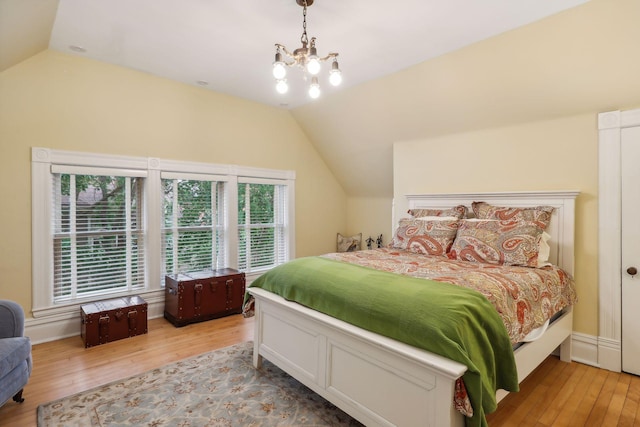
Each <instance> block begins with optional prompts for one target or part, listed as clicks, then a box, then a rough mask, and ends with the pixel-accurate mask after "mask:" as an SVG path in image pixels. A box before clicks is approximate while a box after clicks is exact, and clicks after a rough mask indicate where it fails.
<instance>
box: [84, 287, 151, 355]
mask: <svg viewBox="0 0 640 427" xmlns="http://www.w3.org/2000/svg"><path fill="white" fill-rule="evenodd" d="M80 316H81V320H82V325H81V329H80V335H81V337H82V340H83V341H84V346H85V348H88V347H93V346H96V345H99V344H105V343H108V342H111V341H116V340H120V339H123V338H128V337H133V336H136V335H141V334H146V333H147V303H146V301H145V300H144V299H142V298H141V297H139V296H132V297H123V298H115V299H111V300H105V301H98V302H94V303H91V304H85V305H83V306H81V307H80Z"/></svg>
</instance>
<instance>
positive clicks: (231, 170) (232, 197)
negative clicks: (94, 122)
mask: <svg viewBox="0 0 640 427" xmlns="http://www.w3.org/2000/svg"><path fill="white" fill-rule="evenodd" d="M54 165H58V166H54ZM52 166H54V167H56V168H58V167H61V166H64V167H67V168H69V169H72V168H76V169H74V170H76V171H83V170H84V171H92V170H93V169H92V168H101V169H100V170H102V171H104V168H112V169H117V170H119V171H121V170H123V169H124V170H129V172H130V173H132V174H139V175H146V178H145V187H144V195H145V197H144V199H145V200H144V216H145V218H144V227H145V230H146V231H145V232H146V242H145V247H146V268H147V277H146V288H145V289H144V290H142V291H131V292H122V293H114V294H109V298H115V297H118V296H124V295H131V294H136V295H140V296H142V297H143V298H145V299H147V302H149V299H151V300H154V299H155V301H157V302H158V303H163V301H164V299H163V298H164V288H163V280H162V278H161V277H160V276H161V270H162V259H161V256H162V255H161V252H162V250H161V244H162V242H161V231H162V230H161V227H162V201H161V199H160V194H161V175H162V173H165V174H171V175H172V176H180V174H184V175H185V176H188V175H193V174H201V175H209V176H210V175H215V176H218V177H224V179H225V180H226V181H227V183H228V185H227V190H226V191H227V192H228V193H227V203H228V211H227V215H228V217H227V223H226V226H227V230H225V231H226V233H225V234H226V237H227V238H225V251H226V254H227V264H228V266H229V267H231V268H237V265H238V229H237V228H238V213H237V206H238V194H237V191H238V177H248V178H254V179H265V180H273V181H272V182H278V183H279V184H281V185H285V186H286V188H287V191H288V194H287V202H288V203H287V209H288V212H287V215H288V227H287V231H288V235H287V238H288V242H287V243H288V246H289V247H288V252H289V259H292V258H294V257H295V171H291V170H275V169H264V168H252V167H245V166H237V165H221V164H213V163H200V162H186V161H176V160H166V159H158V158H150V157H133V156H117V155H105V154H95V153H83V152H74V151H61V150H52V149H48V148H41V147H33V148H32V149H31V188H32V192H31V214H32V215H31V218H32V225H31V244H32V294H33V301H32V312H33V316H34V318H41V317H47V316H58V315H70V314H71V313H74V314H77V313H78V312H79V306H80V305H81V304H84V303H86V302H90V301H95V300H99V299H105V298H106V297H105V296H104V295H103V296H101V297H91V298H84V299H78V300H75V301H73V302H70V303H54V301H53V293H52V286H53V248H52V245H51V241H52V230H51V215H52V207H53V205H52V203H51V198H52V197H53V194H52V193H53V182H52V180H53V175H52V172H51V171H52ZM78 173H79V172H78ZM241 179H242V178H241ZM258 275H259V274H248V275H247V282H248V283H250V282H251V281H252V280H253V279H254V278H255V277H257V276H258Z"/></svg>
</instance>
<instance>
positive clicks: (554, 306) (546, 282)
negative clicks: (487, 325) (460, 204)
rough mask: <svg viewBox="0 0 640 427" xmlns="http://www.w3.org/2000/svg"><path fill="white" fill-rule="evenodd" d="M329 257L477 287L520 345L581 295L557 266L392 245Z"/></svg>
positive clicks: (571, 279)
mask: <svg viewBox="0 0 640 427" xmlns="http://www.w3.org/2000/svg"><path fill="white" fill-rule="evenodd" d="M323 256H324V257H327V258H330V259H334V260H338V261H343V262H347V263H351V264H357V265H361V266H364V267H369V268H374V269H377V270H383V271H388V272H392V273H397V274H404V275H407V276H412V277H420V278H425V279H431V280H436V281H439V282H447V283H452V284H455V285H458V286H463V287H466V288H470V289H474V290H476V291H478V292H480V293H481V294H482V295H484V296H485V297H486V298H487V299H488V300H489V302H491V303H492V304H493V305H494V307H495V308H496V310H497V311H498V314H499V315H500V317H501V318H502V321H503V323H504V324H505V326H506V328H507V332H508V334H509V338H510V339H511V342H512V343H514V344H515V343H518V342H521V341H522V340H523V339H524V337H525V336H526V335H527V334H528V333H529V332H531V331H532V330H534V329H536V328H538V327H540V326H542V325H543V324H544V323H545V322H546V321H547V319H549V318H551V317H552V316H553V315H554V314H556V313H557V312H559V311H561V310H562V309H563V308H565V307H568V306H570V305H572V304H574V303H575V302H576V300H577V297H576V290H575V283H574V281H573V278H572V277H571V276H569V274H567V273H566V272H565V271H564V270H561V269H560V268H558V267H555V266H548V267H543V268H531V267H513V266H498V265H492V264H484V263H474V262H468V261H457V260H450V259H448V258H445V257H439V256H426V255H421V254H416V253H413V252H409V251H404V250H398V249H390V248H379V249H372V250H366V251H357V252H343V253H331V254H326V255H323Z"/></svg>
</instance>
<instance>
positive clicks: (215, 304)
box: [164, 268, 245, 326]
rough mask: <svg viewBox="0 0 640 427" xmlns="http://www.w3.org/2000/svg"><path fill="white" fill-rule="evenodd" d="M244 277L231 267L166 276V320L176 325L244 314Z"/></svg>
mask: <svg viewBox="0 0 640 427" xmlns="http://www.w3.org/2000/svg"><path fill="white" fill-rule="evenodd" d="M244 290H245V277H244V273H240V272H238V271H237V270H234V269H232V268H223V269H220V270H205V271H198V272H193V273H186V274H173V275H168V276H165V294H164V295H165V299H164V317H165V318H166V319H167V320H169V321H170V322H171V323H173V324H174V325H175V326H184V325H187V324H189V323H194V322H202V321H204V320H210V319H215V318H217V317H222V316H228V315H230V314H236V313H242V301H243V299H244Z"/></svg>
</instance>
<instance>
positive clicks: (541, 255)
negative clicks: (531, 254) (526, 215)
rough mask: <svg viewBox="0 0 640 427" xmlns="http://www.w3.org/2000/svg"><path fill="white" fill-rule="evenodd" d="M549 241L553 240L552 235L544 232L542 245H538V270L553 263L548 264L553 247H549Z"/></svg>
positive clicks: (541, 240) (541, 238)
mask: <svg viewBox="0 0 640 427" xmlns="http://www.w3.org/2000/svg"><path fill="white" fill-rule="evenodd" d="M549 239H551V235H550V234H549V233H547V232H546V231H543V232H542V236H541V237H540V243H538V268H541V267H546V266H547V265H551V263H550V262H548V261H549V253H550V252H551V246H549V243H548V241H549Z"/></svg>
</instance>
